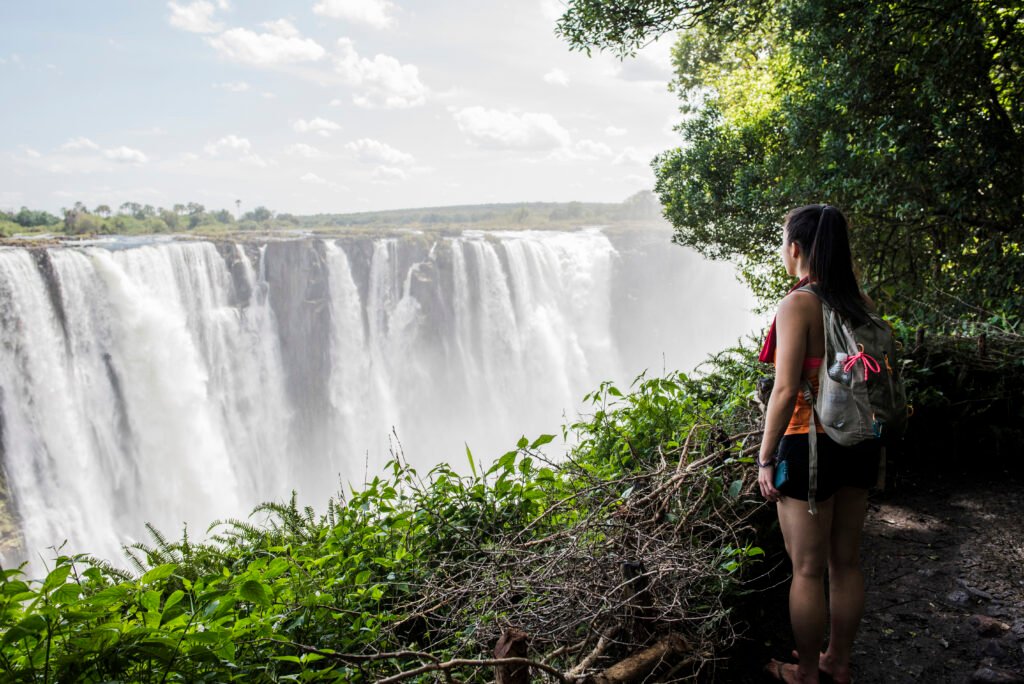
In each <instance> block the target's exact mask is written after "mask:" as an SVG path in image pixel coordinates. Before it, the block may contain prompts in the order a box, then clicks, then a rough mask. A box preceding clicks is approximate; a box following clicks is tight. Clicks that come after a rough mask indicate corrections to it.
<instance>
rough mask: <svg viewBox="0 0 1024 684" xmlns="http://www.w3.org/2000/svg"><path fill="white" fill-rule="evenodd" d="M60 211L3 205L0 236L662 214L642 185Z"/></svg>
mask: <svg viewBox="0 0 1024 684" xmlns="http://www.w3.org/2000/svg"><path fill="white" fill-rule="evenodd" d="M61 214H62V215H61V216H56V215H54V214H51V213H49V212H46V211H36V210H32V209H29V208H28V207H22V208H21V209H20V210H19V211H17V212H13V211H10V212H8V211H0V236H8V235H14V234H19V233H62V234H65V235H104V234H107V235H110V234H119V235H131V234H144V233H173V232H179V231H192V230H199V231H202V232H211V231H212V232H220V231H246V230H267V229H308V230H312V229H317V228H326V229H330V228H345V227H361V228H388V227H444V226H447V225H453V226H459V227H470V226H476V227H485V228H487V227H489V228H500V227H529V226H544V225H548V224H559V223H576V224H579V223H609V222H616V221H628V220H644V219H653V218H657V217H659V216H660V215H661V208H660V205H659V204H658V201H657V198H656V197H655V195H654V193H652V192H649V191H646V190H644V191H640V192H637V193H635V194H633V195H631V196H630V197H628V198H627V199H626V200H625V201H623V202H618V203H598V202H520V203H511V204H476V205H462V206H451V207H428V208H422V209H398V210H391V211H371V212H360V213H353V214H313V215H308V216H296V215H294V214H289V213H278V212H275V211H273V210H271V209H268V208H267V207H265V206H258V207H256V208H255V209H252V210H251V211H246V212H244V213H242V212H241V206H240V202H238V203H236V211H235V212H234V213H232V212H231V211H230V210H228V209H217V210H208V209H207V208H206V207H204V206H203V205H202V204H199V203H197V202H188V203H187V204H175V205H173V206H172V207H170V208H169V209H168V208H164V207H154V206H153V205H150V204H140V203H138V202H125V203H123V204H121V205H120V206H119V207H118V208H117V209H116V210H114V209H112V208H111V207H110V206H108V205H106V204H101V205H98V206H96V207H94V208H92V209H90V208H89V207H87V206H86V205H85V204H84V203H82V202H76V203H75V205H74V206H73V207H71V208H67V209H63V210H61Z"/></svg>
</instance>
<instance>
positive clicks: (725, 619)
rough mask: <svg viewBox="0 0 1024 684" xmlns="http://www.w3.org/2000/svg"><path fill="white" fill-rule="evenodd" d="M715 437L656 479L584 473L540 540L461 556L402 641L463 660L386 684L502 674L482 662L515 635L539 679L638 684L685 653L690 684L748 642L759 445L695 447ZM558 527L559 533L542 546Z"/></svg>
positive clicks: (501, 539) (674, 460) (668, 462)
mask: <svg viewBox="0 0 1024 684" xmlns="http://www.w3.org/2000/svg"><path fill="white" fill-rule="evenodd" d="M707 427H708V426H697V427H695V428H694V429H693V430H691V432H690V435H689V437H688V438H687V440H686V442H685V443H684V444H683V445H681V446H678V447H676V448H675V449H674V450H668V451H665V452H664V456H665V457H666V458H664V459H662V458H659V459H657V462H656V465H655V466H653V467H650V468H648V469H646V470H642V471H640V472H637V471H633V472H631V473H630V474H629V475H628V476H624V477H621V478H618V479H613V480H601V479H599V478H598V477H588V476H587V474H586V471H581V472H578V473H574V474H575V475H576V476H577V480H578V485H577V486H576V488H575V491H573V492H572V493H571V494H570V495H569V496H567V497H564V498H563V499H561V500H559V501H558V502H556V503H555V504H553V505H551V506H549V507H548V508H547V509H546V510H545V511H544V512H543V513H542V514H541V516H540V517H539V518H538V519H536V520H534V521H533V522H531V523H530V525H529V526H528V528H529V529H525V528H524V529H522V530H519V531H517V532H510V533H508V534H504V535H500V536H494V537H492V538H490V539H487V540H486V541H485V542H484V543H481V544H479V545H478V546H477V548H475V549H474V550H473V552H472V553H470V554H469V556H468V557H466V555H465V554H463V553H455V550H454V549H453V554H452V558H453V560H452V561H451V562H450V563H448V562H445V561H443V560H442V561H441V562H440V563H439V564H438V566H437V567H436V568H435V569H434V572H432V573H431V575H430V576H429V578H428V579H427V580H426V582H425V585H424V586H423V587H421V588H420V590H419V591H418V592H417V595H418V596H419V597H420V598H419V599H418V600H416V601H415V602H412V603H410V604H409V605H407V606H404V610H403V611H402V613H403V614H404V615H406V616H407V617H406V619H404V620H403V621H401V622H400V623H398V624H396V625H395V626H394V629H395V630H396V636H398V635H399V633H401V634H402V635H404V637H405V638H406V639H408V638H410V637H411V638H412V639H413V640H414V641H418V642H420V643H430V644H437V643H446V644H454V645H455V647H454V648H453V649H452V650H450V651H448V653H452V652H454V653H455V654H456V656H457V657H454V658H450V659H449V660H448V661H447V662H445V663H439V662H437V661H436V659H435V660H434V661H433V662H426V663H424V662H422V660H421V664H420V665H418V666H415V667H412V668H409V669H408V670H404V671H403V672H401V673H399V674H396V675H393V676H392V677H390V678H388V679H386V680H384V681H398V680H399V679H404V678H410V677H415V676H419V675H422V674H424V673H427V672H435V671H439V670H448V669H452V668H466V667H476V668H484V667H487V666H490V665H494V664H496V661H494V660H493V659H486V658H480V657H479V654H480V653H481V652H484V650H485V649H488V650H489V648H490V647H491V646H493V644H494V643H495V642H496V641H498V639H499V637H500V636H501V635H502V633H503V632H506V631H507V630H509V629H512V628H514V629H517V630H521V631H522V632H523V633H524V634H525V635H527V636H528V639H529V649H530V653H531V654H532V655H533V656H534V657H535V658H536V660H529V663H530V666H531V667H532V668H533V669H534V675H535V676H543V677H545V678H547V679H548V680H551V681H570V682H582V681H608V682H611V681H630V679H629V677H625V678H622V677H624V676H625V675H624V673H628V672H641V671H643V672H645V673H646V672H649V671H650V670H651V669H653V668H654V667H655V666H656V665H658V664H659V663H662V662H663V661H664V662H666V663H670V666H671V665H678V664H679V661H680V660H681V659H683V654H684V652H685V657H686V659H688V660H689V661H690V663H691V665H692V667H689V668H682V669H681V670H679V671H678V672H676V674H675V677H677V678H685V676H686V675H687V674H692V673H693V672H694V671H696V670H697V669H699V667H700V665H701V664H702V663H704V662H706V661H708V660H710V659H712V658H713V657H714V653H715V652H717V651H720V650H721V649H722V648H725V647H728V646H729V645H730V644H731V643H732V641H733V640H734V638H735V633H734V626H733V625H732V624H731V623H730V620H729V610H728V606H727V594H728V593H729V592H730V591H732V590H734V589H735V588H736V585H737V582H736V580H737V577H736V569H737V567H738V566H739V565H740V563H739V562H737V559H739V560H742V558H740V557H741V556H743V557H745V556H744V554H745V553H746V552H747V550H749V548H750V546H749V545H750V542H751V540H752V538H753V534H752V527H751V525H750V522H749V516H750V515H751V514H752V513H753V512H754V511H756V510H758V508H759V504H758V502H756V501H754V500H753V498H752V497H749V496H748V495H749V494H750V493H751V491H752V489H753V485H754V483H755V480H756V478H755V475H754V473H752V472H751V470H750V468H749V466H747V465H746V464H745V463H741V462H739V460H738V459H737V456H739V455H740V454H741V453H742V452H743V451H745V450H746V449H749V445H745V443H744V440H747V439H749V438H751V437H755V436H756V435H757V434H758V433H757V431H747V432H744V433H742V434H737V435H734V436H731V437H728V438H726V439H724V440H721V441H720V442H719V443H713V444H714V445H715V446H717V447H718V448H716V449H714V450H709V449H708V448H707V446H708V445H707V443H705V444H703V445H697V444H696V442H697V440H696V439H691V438H693V437H694V434H695V432H696V431H697V429H698V428H707ZM705 442H706V440H705ZM709 451H710V453H708V452H709ZM560 467H561V468H562V469H563V470H564V469H565V468H566V465H565V464H564V463H563V464H561V466H560ZM548 528H551V529H554V530H556V531H555V532H554V533H552V534H550V535H546V536H540V537H539V538H538V536H537V534H536V533H537V532H538V530H546V529H548ZM683 644H685V647H684V646H683ZM651 649H654V650H653V651H652V650H651ZM581 653H583V654H586V655H585V656H583V657H581V656H580V654H581ZM631 656H633V657H634V660H632V661H630V660H628V658H630V657H631ZM641 656H642V657H641ZM635 658H639V660H635ZM527 660H528V659H524V658H519V659H517V660H516V661H515V662H521V663H522V664H524V665H525V664H526V662H527ZM508 662H509V663H511V662H512V661H508ZM615 663H619V666H621V667H619V666H615ZM624 663H632V664H631V665H628V666H627V665H624ZM613 666H614V667H618V668H619V669H618V670H613V669H609V668H610V667H613ZM623 668H625V669H623ZM602 673H603V674H602Z"/></svg>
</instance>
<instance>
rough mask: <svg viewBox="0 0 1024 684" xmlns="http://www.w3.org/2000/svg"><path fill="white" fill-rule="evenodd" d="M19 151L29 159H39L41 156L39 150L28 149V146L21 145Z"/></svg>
mask: <svg viewBox="0 0 1024 684" xmlns="http://www.w3.org/2000/svg"><path fill="white" fill-rule="evenodd" d="M21 150H22V152H24V153H25V156H26V157H28V158H29V159H39V158H40V157H42V156H43V155H42V154H40V152H39V150H36V149H33V148H31V147H29V146H28V145H22V146H21Z"/></svg>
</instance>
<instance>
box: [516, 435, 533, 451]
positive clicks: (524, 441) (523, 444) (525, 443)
mask: <svg viewBox="0 0 1024 684" xmlns="http://www.w3.org/2000/svg"><path fill="white" fill-rule="evenodd" d="M529 444H530V440H528V439H526V435H523V436H522V437H520V438H519V441H518V442H516V446H517V447H519V448H520V449H525V448H526V447H527V446H528V445H529Z"/></svg>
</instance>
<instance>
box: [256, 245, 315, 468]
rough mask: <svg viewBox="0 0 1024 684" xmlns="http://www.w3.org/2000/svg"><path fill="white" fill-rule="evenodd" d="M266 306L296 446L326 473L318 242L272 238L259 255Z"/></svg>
mask: <svg viewBox="0 0 1024 684" xmlns="http://www.w3.org/2000/svg"><path fill="white" fill-rule="evenodd" d="M264 259H265V264H264V273H265V275H266V281H267V287H268V292H269V295H270V307H271V309H272V310H273V312H274V316H275V318H276V319H277V331H278V340H279V344H280V349H281V360H282V362H283V366H284V370H285V376H286V387H287V392H288V397H289V399H290V400H291V406H292V408H293V410H294V418H293V421H294V422H293V424H292V436H293V439H294V440H296V442H295V444H296V450H297V451H298V452H300V453H305V454H308V455H309V458H310V459H311V460H312V462H311V463H310V464H309V465H310V466H311V467H312V468H314V469H316V470H317V471H318V472H329V470H328V469H327V468H326V467H325V465H326V464H325V463H324V462H322V461H321V462H318V461H320V458H321V456H324V455H326V454H327V453H329V449H328V435H327V432H326V430H325V429H324V426H325V425H326V424H327V417H328V415H329V412H330V406H331V402H330V398H329V396H328V379H329V378H330V374H331V357H330V346H329V345H328V344H325V341H326V340H330V337H331V306H330V303H331V302H330V298H331V293H330V289H329V287H328V282H327V267H326V264H325V263H324V248H323V243H322V242H320V241H311V240H296V241H288V242H273V243H270V244H269V245H268V246H267V250H266V252H265V254H264Z"/></svg>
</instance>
